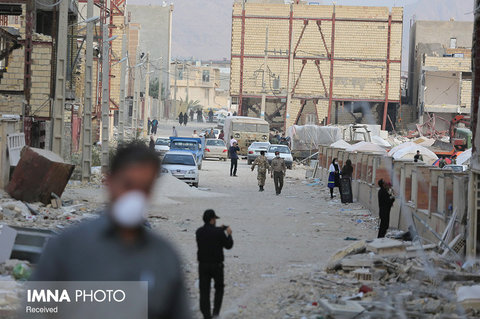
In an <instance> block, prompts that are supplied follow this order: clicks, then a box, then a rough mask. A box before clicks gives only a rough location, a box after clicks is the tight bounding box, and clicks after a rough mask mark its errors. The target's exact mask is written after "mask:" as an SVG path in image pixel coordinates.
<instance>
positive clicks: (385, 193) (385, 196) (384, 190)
mask: <svg viewBox="0 0 480 319" xmlns="http://www.w3.org/2000/svg"><path fill="white" fill-rule="evenodd" d="M378 186H380V190H379V191H378V207H379V212H380V213H379V215H380V228H379V230H378V238H384V237H385V235H386V234H387V229H388V225H389V224H390V209H392V205H393V202H394V201H395V196H393V195H392V193H391V191H390V184H389V183H387V182H385V181H384V180H383V179H381V180H379V181H378Z"/></svg>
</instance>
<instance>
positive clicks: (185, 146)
mask: <svg viewBox="0 0 480 319" xmlns="http://www.w3.org/2000/svg"><path fill="white" fill-rule="evenodd" d="M171 148H172V149H174V150H190V151H196V150H197V143H195V142H187V141H174V142H173V143H172V147H171Z"/></svg>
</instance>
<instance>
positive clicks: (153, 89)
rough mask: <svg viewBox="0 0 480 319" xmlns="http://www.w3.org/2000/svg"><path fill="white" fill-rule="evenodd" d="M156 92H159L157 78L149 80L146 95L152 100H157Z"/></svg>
mask: <svg viewBox="0 0 480 319" xmlns="http://www.w3.org/2000/svg"><path fill="white" fill-rule="evenodd" d="M162 89H163V88H162ZM158 91H159V82H158V78H154V79H152V80H150V89H149V90H148V94H149V95H150V96H151V97H153V98H154V99H158Z"/></svg>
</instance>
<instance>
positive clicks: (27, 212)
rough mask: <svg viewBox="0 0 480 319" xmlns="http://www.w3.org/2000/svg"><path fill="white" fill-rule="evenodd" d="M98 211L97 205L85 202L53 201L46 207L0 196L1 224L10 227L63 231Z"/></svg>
mask: <svg viewBox="0 0 480 319" xmlns="http://www.w3.org/2000/svg"><path fill="white" fill-rule="evenodd" d="M58 204H59V205H58ZM57 205H58V206H57ZM96 211H97V206H96V205H93V206H92V204H91V203H89V202H86V201H83V200H66V201H61V200H60V201H58V200H52V203H50V204H47V205H45V204H43V203H40V202H36V203H26V202H22V201H19V200H15V199H13V198H11V197H10V196H9V195H8V194H6V193H1V194H0V223H1V224H7V225H10V226H21V227H34V228H44V229H52V228H60V229H62V228H64V227H67V226H68V225H70V224H73V223H76V222H79V221H81V220H82V219H84V218H91V217H95V216H96Z"/></svg>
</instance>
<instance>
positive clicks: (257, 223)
mask: <svg viewBox="0 0 480 319" xmlns="http://www.w3.org/2000/svg"><path fill="white" fill-rule="evenodd" d="M229 164H230V163H229V162H228V161H227V162H219V161H205V162H204V164H203V169H202V171H201V175H200V186H199V187H200V189H208V191H205V192H212V193H215V194H208V195H210V196H208V197H197V198H195V197H192V198H188V197H184V196H182V194H178V197H177V196H175V194H171V191H168V193H169V194H171V195H172V196H169V197H170V199H173V200H175V201H178V203H171V204H161V205H156V206H155V207H153V208H152V216H156V215H157V216H163V217H167V218H168V220H163V219H155V220H156V221H158V222H156V223H155V226H156V228H157V229H158V230H159V231H160V232H161V233H162V234H164V235H165V236H168V237H169V238H170V239H171V240H172V241H173V242H174V243H175V244H176V245H177V247H178V248H179V250H180V251H181V252H182V254H183V256H184V260H185V263H186V266H187V267H186V269H187V272H188V275H187V278H188V286H189V287H190V289H191V292H192V296H194V298H193V299H192V303H194V306H195V307H194V308H195V309H198V305H197V304H198V302H197V300H198V299H197V285H196V279H197V273H196V267H197V263H196V243H195V230H196V228H197V227H199V226H201V225H202V221H201V216H202V213H203V211H204V210H205V209H207V208H213V209H214V210H215V211H216V212H217V214H218V215H219V216H220V217H221V219H220V222H221V223H223V224H225V225H230V226H231V227H232V229H233V238H234V242H235V244H234V247H233V249H232V250H231V251H227V252H226V260H225V278H226V280H225V282H226V289H225V298H224V307H223V315H224V317H225V318H278V317H277V316H276V315H275V314H274V313H273V311H274V310H275V309H274V305H265V304H263V300H264V299H265V300H266V299H267V296H266V295H267V294H268V295H277V294H278V293H279V291H277V290H276V289H275V286H276V285H277V284H283V283H285V282H288V281H289V280H290V278H291V277H293V276H295V275H297V274H299V273H303V272H307V271H311V270H312V269H316V268H319V267H322V266H323V265H324V263H325V262H326V261H327V260H328V258H329V257H330V255H331V254H333V253H334V252H335V251H336V250H337V249H339V248H341V247H343V246H345V245H346V243H347V242H346V241H345V240H344V238H345V237H347V236H350V237H357V238H371V237H373V236H374V234H375V231H374V230H372V229H369V228H368V227H367V225H366V224H365V223H361V224H357V223H356V221H355V218H353V217H352V215H353V214H355V215H357V214H358V215H361V214H368V212H367V211H364V210H363V211H362V210H358V209H360V207H359V206H358V205H356V204H351V205H348V206H347V205H343V204H341V203H340V201H339V200H337V199H335V200H333V201H331V200H330V199H329V195H328V191H327V190H326V188H325V187H312V186H307V182H306V181H305V178H304V177H305V171H304V170H303V169H294V170H289V171H288V172H287V178H286V183H285V186H284V191H283V192H282V194H281V195H280V196H276V195H275V191H274V188H273V181H272V179H268V180H267V185H266V191H265V192H263V193H260V192H258V187H257V180H256V174H255V173H254V172H252V171H251V170H250V168H249V166H247V164H246V161H245V160H244V161H241V164H240V165H239V172H238V175H239V177H237V178H235V177H230V176H228V169H229ZM160 184H161V187H160V188H159V190H158V192H157V194H156V195H157V196H159V197H162V189H163V188H166V187H168V185H165V184H166V183H162V181H160ZM342 209H343V211H342ZM272 307H273V308H272Z"/></svg>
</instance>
